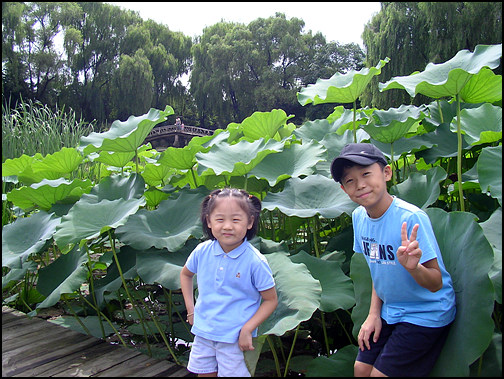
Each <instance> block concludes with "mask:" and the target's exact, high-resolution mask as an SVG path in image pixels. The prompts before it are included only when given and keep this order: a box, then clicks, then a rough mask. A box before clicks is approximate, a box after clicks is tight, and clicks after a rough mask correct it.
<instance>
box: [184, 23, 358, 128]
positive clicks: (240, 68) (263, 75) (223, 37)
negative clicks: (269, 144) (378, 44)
mask: <svg viewBox="0 0 504 379" xmlns="http://www.w3.org/2000/svg"><path fill="white" fill-rule="evenodd" d="M303 29H304V21H303V20H301V19H298V18H295V17H294V18H291V19H286V17H285V15H284V14H283V13H276V15H275V16H274V17H269V18H258V19H256V20H254V21H252V22H251V23H249V24H248V25H244V24H240V23H231V22H224V21H221V22H219V23H217V24H215V25H212V26H210V27H207V28H205V29H204V30H203V35H202V36H201V37H199V38H198V39H197V41H196V43H195V45H194V47H193V57H194V64H193V69H192V72H191V93H192V94H193V96H194V98H195V101H196V103H197V104H198V108H199V109H198V110H199V121H200V124H201V125H208V124H210V125H209V126H211V124H212V123H213V122H214V123H216V124H218V125H223V126H225V125H227V123H229V122H231V121H234V122H240V121H242V120H243V119H244V118H245V117H247V116H248V115H250V114H251V113H253V112H254V111H255V110H259V111H267V110H270V109H272V108H280V109H283V110H285V111H286V112H287V113H288V114H289V113H292V114H295V115H296V116H297V117H300V118H301V117H302V116H303V115H304V113H305V111H304V110H303V109H302V108H301V107H300V106H299V104H297V102H296V101H295V99H296V92H297V91H298V90H299V89H300V88H301V86H303V85H306V84H308V83H310V82H315V80H316V79H317V78H319V77H320V76H330V75H332V74H333V73H334V72H335V71H338V70H343V71H346V70H350V69H355V68H359V67H360V66H361V65H362V61H363V58H364V55H363V52H362V50H361V49H360V47H359V46H358V45H356V44H348V45H340V44H338V43H336V42H332V43H326V40H325V37H324V36H323V35H322V34H320V33H317V34H315V35H312V32H311V30H310V31H308V32H306V33H305V32H304V30H303Z"/></svg>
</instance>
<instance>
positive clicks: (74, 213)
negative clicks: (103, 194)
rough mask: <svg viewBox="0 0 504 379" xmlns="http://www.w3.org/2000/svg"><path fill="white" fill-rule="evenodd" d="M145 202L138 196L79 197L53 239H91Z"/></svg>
mask: <svg viewBox="0 0 504 379" xmlns="http://www.w3.org/2000/svg"><path fill="white" fill-rule="evenodd" d="M144 204H145V198H143V197H142V198H140V199H129V200H124V199H122V198H121V199H116V200H107V199H103V200H101V201H99V202H92V201H90V200H89V198H88V197H84V196H83V197H82V198H81V199H80V200H79V201H78V202H77V203H75V205H74V206H73V207H72V208H71V209H70V211H69V212H68V214H67V215H65V216H63V217H62V219H61V223H60V224H59V225H58V227H57V228H56V233H54V240H55V241H56V243H57V244H58V246H60V247H63V246H65V245H68V244H71V243H79V242H80V241H81V240H83V239H86V240H90V239H93V238H96V237H99V236H100V234H102V233H104V232H106V231H108V230H110V229H113V228H117V227H119V226H120V225H123V224H124V223H125V222H126V220H127V219H128V217H129V216H131V215H133V214H135V213H136V212H137V211H138V208H140V207H141V206H143V205H144Z"/></svg>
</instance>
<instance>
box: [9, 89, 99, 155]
mask: <svg viewBox="0 0 504 379" xmlns="http://www.w3.org/2000/svg"><path fill="white" fill-rule="evenodd" d="M92 131H93V124H92V123H88V122H86V121H84V120H83V119H82V117H80V118H77V116H76V113H75V111H74V110H72V109H69V110H67V111H66V110H65V107H64V106H63V107H62V108H61V109H60V108H58V106H56V109H55V110H54V111H53V110H52V109H51V108H50V107H49V106H47V105H45V104H42V103H40V102H39V101H33V100H23V99H21V101H20V102H19V103H18V104H16V106H15V107H14V108H10V107H8V106H7V104H6V103H5V102H4V103H3V104H2V162H5V160H6V159H12V158H17V157H20V156H21V155H23V154H26V155H29V156H33V155H34V154H35V153H40V154H42V156H45V155H47V154H52V153H54V152H56V151H59V150H61V149H62V148H63V147H76V146H77V145H78V144H79V140H80V138H81V136H85V135H88V134H89V133H91V132H92Z"/></svg>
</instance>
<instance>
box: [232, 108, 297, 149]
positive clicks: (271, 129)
mask: <svg viewBox="0 0 504 379" xmlns="http://www.w3.org/2000/svg"><path fill="white" fill-rule="evenodd" d="M292 117H294V115H289V116H287V114H286V113H285V111H283V110H282V109H273V110H272V111H270V112H254V113H253V114H252V116H250V117H247V118H246V119H244V120H243V121H242V123H241V126H242V130H243V135H244V136H245V138H246V139H247V140H249V141H255V140H258V139H261V138H265V139H266V140H269V139H270V138H273V137H275V135H276V134H277V132H278V131H279V129H280V128H281V127H282V126H284V125H285V124H286V123H287V120H289V119H290V118H292Z"/></svg>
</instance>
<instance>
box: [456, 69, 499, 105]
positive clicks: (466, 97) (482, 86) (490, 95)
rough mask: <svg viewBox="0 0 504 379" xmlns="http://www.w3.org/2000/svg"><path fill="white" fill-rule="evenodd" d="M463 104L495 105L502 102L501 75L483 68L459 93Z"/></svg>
mask: <svg viewBox="0 0 504 379" xmlns="http://www.w3.org/2000/svg"><path fill="white" fill-rule="evenodd" d="M460 99H461V101H463V102H464V103H476V104H478V103H485V102H488V103H495V102H496V101H499V100H502V75H495V74H494V73H493V71H492V70H490V69H489V68H487V67H483V68H482V69H481V70H480V72H478V73H477V74H476V75H474V76H473V77H472V78H471V80H469V82H468V83H467V84H466V85H465V86H464V88H463V89H462V91H460Z"/></svg>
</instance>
